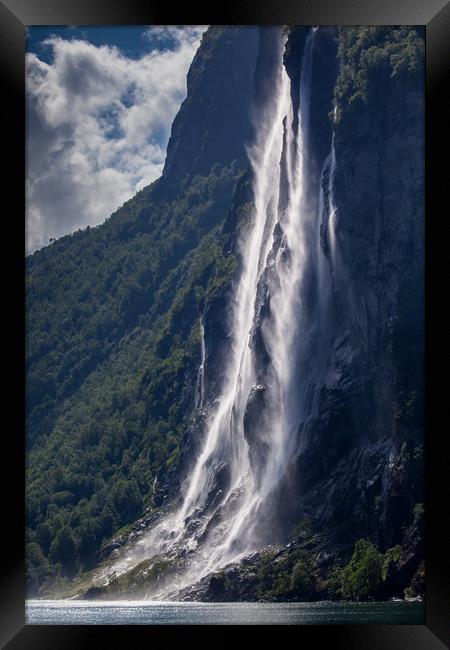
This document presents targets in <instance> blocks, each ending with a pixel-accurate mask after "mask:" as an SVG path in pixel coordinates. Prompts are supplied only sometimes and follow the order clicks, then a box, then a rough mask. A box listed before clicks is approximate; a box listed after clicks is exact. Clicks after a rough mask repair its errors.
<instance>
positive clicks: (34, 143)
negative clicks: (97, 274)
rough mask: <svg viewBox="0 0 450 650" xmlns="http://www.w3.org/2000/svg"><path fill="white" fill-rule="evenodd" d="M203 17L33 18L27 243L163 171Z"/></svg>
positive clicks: (58, 231) (61, 231) (36, 244)
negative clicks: (179, 22) (74, 21)
mask: <svg viewBox="0 0 450 650" xmlns="http://www.w3.org/2000/svg"><path fill="white" fill-rule="evenodd" d="M204 30H205V27H203V26H179V27H177V26H169V27H166V26H130V27H125V26H124V27H91V26H89V27H82V26H77V27H61V26H57V27H49V26H45V27H29V28H28V34H27V53H26V97H27V120H26V147H27V175H26V197H27V209H26V252H27V253H32V252H33V251H35V250H37V249H38V248H41V247H42V246H45V245H46V244H48V243H49V241H50V239H57V238H58V237H61V236H63V235H65V234H68V233H71V232H74V231H75V230H78V229H79V228H85V227H86V226H88V225H90V226H95V225H97V224H99V223H102V222H103V221H104V220H105V219H106V218H107V217H108V216H109V215H110V214H111V213H112V212H114V210H116V209H117V208H118V207H120V206H121V205H122V204H123V203H124V202H125V201H126V200H128V199H129V198H131V197H132V196H133V195H134V194H135V193H136V192H137V191H138V190H140V189H142V188H143V187H145V186H146V185H148V184H149V183H151V182H152V181H153V180H155V179H156V178H158V177H159V176H160V175H161V172H162V169H163V165H164V160H165V155H166V147H167V142H168V139H169V136H170V128H171V125H172V121H173V119H174V117H175V115H176V113H177V111H178V109H179V107H180V105H181V102H182V101H183V99H184V98H185V96H186V75H187V71H188V69H189V66H190V64H191V61H192V59H193V57H194V54H195V52H196V50H197V48H198V46H199V44H200V40H201V36H202V33H203V31H204Z"/></svg>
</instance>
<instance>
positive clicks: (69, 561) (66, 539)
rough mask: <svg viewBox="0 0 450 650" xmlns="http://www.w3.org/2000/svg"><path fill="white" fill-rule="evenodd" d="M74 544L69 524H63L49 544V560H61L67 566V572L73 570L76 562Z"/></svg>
mask: <svg viewBox="0 0 450 650" xmlns="http://www.w3.org/2000/svg"><path fill="white" fill-rule="evenodd" d="M76 551H77V549H76V544H75V539H74V537H73V533H72V530H71V528H69V526H63V527H62V528H60V529H59V530H58V532H57V533H56V536H55V539H54V540H53V542H52V543H51V545H50V552H49V558H50V560H51V562H54V563H56V562H61V564H62V565H63V567H67V569H68V572H69V573H70V572H71V571H73V569H74V567H75V563H76Z"/></svg>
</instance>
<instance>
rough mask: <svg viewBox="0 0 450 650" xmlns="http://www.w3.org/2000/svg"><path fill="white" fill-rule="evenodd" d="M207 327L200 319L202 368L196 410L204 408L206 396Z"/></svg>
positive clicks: (200, 368) (196, 395) (196, 391)
mask: <svg viewBox="0 0 450 650" xmlns="http://www.w3.org/2000/svg"><path fill="white" fill-rule="evenodd" d="M205 360H206V348H205V327H204V325H203V321H202V319H200V366H199V368H198V374H197V386H196V389H195V408H196V409H199V408H202V406H203V398H204V395H205Z"/></svg>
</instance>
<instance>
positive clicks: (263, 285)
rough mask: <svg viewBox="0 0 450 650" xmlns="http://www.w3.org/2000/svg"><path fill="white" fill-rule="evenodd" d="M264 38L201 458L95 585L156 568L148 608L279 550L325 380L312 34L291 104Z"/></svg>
mask: <svg viewBox="0 0 450 650" xmlns="http://www.w3.org/2000/svg"><path fill="white" fill-rule="evenodd" d="M274 34H275V37H274V38H273V41H274V43H273V59H274V65H273V69H272V70H271V71H270V72H271V75H272V76H271V78H270V83H268V87H269V86H270V92H268V91H267V89H266V91H265V97H264V101H260V102H259V105H257V104H256V102H255V106H254V115H253V121H254V124H255V138H254V141H253V142H252V143H250V144H249V146H248V149H247V150H248V158H249V161H250V166H251V172H252V191H253V210H252V213H251V215H250V216H249V218H248V219H247V221H246V222H245V223H243V224H242V225H241V234H240V240H239V272H238V274H237V278H236V280H235V283H234V286H233V288H232V289H233V290H232V292H231V295H232V298H231V305H230V314H231V316H230V322H229V336H228V339H227V348H228V349H227V365H226V368H225V371H224V373H223V376H222V377H223V378H222V383H221V387H220V391H219V394H215V395H212V394H211V393H210V392H209V389H208V385H207V382H206V383H205V364H207V363H208V355H207V350H205V333H204V324H203V322H200V330H201V354H200V363H199V370H198V379H197V387H196V396H195V404H196V408H197V411H198V412H199V413H200V414H201V415H202V416H203V418H204V421H205V423H206V424H205V427H204V432H203V441H202V444H201V448H200V451H199V453H198V454H197V456H196V458H195V459H193V462H192V465H191V467H190V469H189V472H188V473H187V476H186V478H185V480H184V482H183V483H182V485H181V489H180V494H179V498H178V501H177V502H176V504H175V506H174V507H173V509H172V510H171V511H169V512H166V513H164V514H163V515H162V516H161V517H160V519H159V521H158V520H157V521H155V522H154V523H153V525H152V528H151V530H150V531H148V532H145V534H144V535H143V536H142V537H141V538H140V540H139V541H138V542H136V543H134V544H133V546H129V547H128V548H127V547H125V548H124V549H123V550H122V552H121V556H120V557H119V558H118V559H117V560H116V561H114V562H113V563H112V564H111V565H110V566H108V567H107V568H102V569H101V570H100V571H99V572H98V574H97V580H96V581H97V584H99V585H107V584H108V583H109V581H110V580H111V579H112V578H115V577H117V576H118V575H120V574H122V573H124V572H126V571H129V570H130V569H132V568H133V567H135V566H136V565H137V564H139V563H140V562H142V561H143V560H149V559H151V558H154V559H155V562H161V561H163V562H165V563H167V570H166V571H165V574H164V576H162V577H161V579H159V580H158V581H157V585H156V586H151V587H149V589H148V590H147V592H146V594H145V598H147V599H151V600H161V599H170V598H173V599H175V600H176V599H177V594H179V593H180V590H182V589H183V588H186V587H187V586H189V585H192V584H194V583H196V582H198V581H199V580H200V579H201V578H203V577H204V576H206V575H207V574H210V573H212V572H214V571H217V570H218V569H220V568H221V567H224V566H226V565H227V564H229V563H231V562H235V561H238V560H240V559H242V558H243V557H245V556H247V555H249V554H251V553H253V552H255V551H257V550H258V549H261V548H263V547H264V546H265V545H267V544H271V543H277V542H278V541H281V540H280V532H279V530H281V527H280V526H279V525H278V524H279V522H278V521H277V508H276V506H275V505H274V504H275V503H276V497H277V490H278V489H279V487H280V485H281V484H282V483H283V482H284V481H286V480H287V478H288V476H289V471H290V467H291V465H292V463H293V461H294V459H295V458H296V457H297V455H298V454H299V453H300V452H301V449H302V446H303V445H305V444H306V442H307V435H308V433H307V432H308V421H309V420H310V418H312V417H314V416H315V410H316V409H317V405H316V401H315V399H314V396H315V394H316V391H315V386H316V385H318V384H319V383H320V380H321V378H322V377H323V375H324V372H325V370H326V364H327V358H328V355H327V350H328V349H329V346H330V344H331V336H332V331H331V327H330V324H329V323H330V318H331V315H330V295H331V291H332V278H333V273H334V268H333V266H336V265H337V260H338V253H337V251H336V247H337V245H336V236H335V232H334V224H335V218H336V209H335V206H334V202H333V177H334V170H335V167H336V160H335V154H334V147H333V144H334V140H333V138H332V137H331V138H330V143H329V154H328V156H327V157H326V158H325V160H324V161H321V166H320V167H318V166H317V164H316V161H314V160H312V157H311V156H310V151H309V145H310V130H309V125H310V102H311V79H312V74H313V52H314V47H315V42H316V34H317V28H311V29H310V31H309V34H308V36H307V38H306V42H305V45H304V52H303V56H302V60H301V61H300V62H299V67H300V69H301V73H300V84H299V95H298V97H297V98H295V95H294V93H293V90H292V81H291V79H290V78H289V76H288V74H287V72H286V69H285V67H284V64H283V54H284V49H285V36H284V35H283V33H282V30H281V28H276V29H275V28H274ZM297 92H298V90H297ZM321 230H322V232H321ZM324 239H325V241H326V243H327V248H328V254H326V253H325V252H324V248H325V247H324V245H323V240H324ZM256 352H257V353H256ZM261 359H263V360H264V363H261Z"/></svg>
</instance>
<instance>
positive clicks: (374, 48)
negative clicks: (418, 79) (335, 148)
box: [334, 26, 425, 120]
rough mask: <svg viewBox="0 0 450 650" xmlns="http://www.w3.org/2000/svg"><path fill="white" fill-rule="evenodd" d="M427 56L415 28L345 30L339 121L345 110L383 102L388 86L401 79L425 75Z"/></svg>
mask: <svg viewBox="0 0 450 650" xmlns="http://www.w3.org/2000/svg"><path fill="white" fill-rule="evenodd" d="M419 31H420V32H423V30H422V29H421V28H419ZM424 55H425V43H424V40H423V38H422V37H421V35H420V34H419V33H418V30H417V29H416V28H414V27H398V28H392V27H376V26H366V27H342V28H341V29H340V30H339V47H338V59H339V75H338V79H337V83H336V86H335V91H334V99H335V104H336V108H337V119H338V120H339V119H340V117H341V114H342V111H346V112H351V111H353V110H358V105H360V103H361V102H362V103H364V104H368V103H369V102H372V101H373V100H375V99H378V101H379V100H380V99H382V97H383V91H384V93H385V92H386V88H387V86H386V84H389V83H395V81H396V79H397V78H399V77H400V76H401V77H402V78H403V79H404V77H405V76H417V75H423V71H424V60H425V59H424ZM380 91H381V93H382V94H381V96H380V95H379V93H380ZM377 95H378V97H377Z"/></svg>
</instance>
